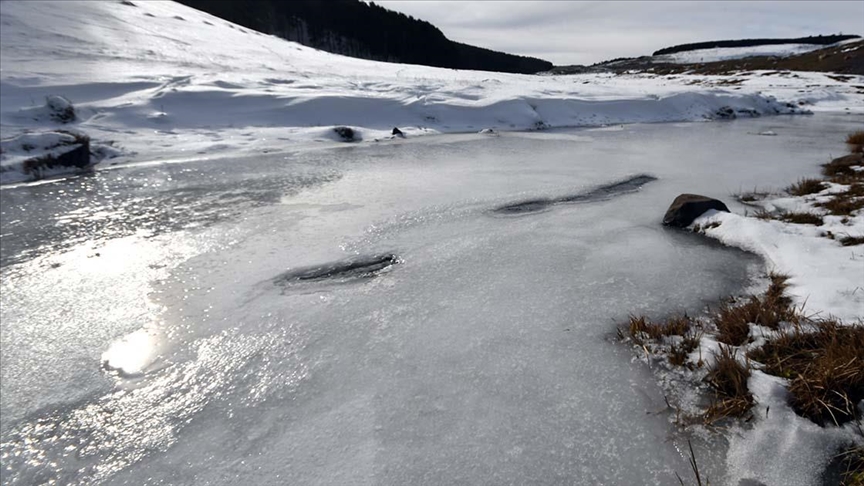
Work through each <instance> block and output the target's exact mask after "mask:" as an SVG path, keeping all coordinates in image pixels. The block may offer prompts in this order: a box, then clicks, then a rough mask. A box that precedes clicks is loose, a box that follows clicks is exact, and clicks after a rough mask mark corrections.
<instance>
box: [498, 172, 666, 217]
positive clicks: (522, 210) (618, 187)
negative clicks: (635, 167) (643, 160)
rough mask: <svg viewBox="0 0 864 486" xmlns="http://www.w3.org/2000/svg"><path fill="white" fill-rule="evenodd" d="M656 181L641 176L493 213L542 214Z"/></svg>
mask: <svg viewBox="0 0 864 486" xmlns="http://www.w3.org/2000/svg"><path fill="white" fill-rule="evenodd" d="M656 180H657V178H656V177H654V176H652V175H648V174H639V175H636V176H633V177H630V178H628V179H624V180H622V181H618V182H613V183H611V184H604V185H602V186H599V187H596V188H594V189H591V190H590V191H587V192H581V193H578V194H572V195H569V196H562V197H558V198H555V199H530V200H527V201H521V202H518V203H514V204H507V205H505V206H499V207H497V208H495V209H493V210H492V212H494V213H496V214H508V215H519V214H526V213H536V212H540V211H543V210H545V209H548V208H549V207H550V206H553V205H555V204H568V203H587V202H598V201H605V200H607V199H611V198H613V197H615V196H620V195H623V194H628V193H631V192H635V191H637V190H639V188H641V187H642V186H644V185H645V184H647V183H649V182H651V181H656Z"/></svg>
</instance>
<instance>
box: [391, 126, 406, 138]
mask: <svg viewBox="0 0 864 486" xmlns="http://www.w3.org/2000/svg"><path fill="white" fill-rule="evenodd" d="M393 135H394V136H396V137H400V138H405V134H404V133H402V130H399V129H398V128H396V127H393Z"/></svg>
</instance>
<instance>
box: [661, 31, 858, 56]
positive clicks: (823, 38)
mask: <svg viewBox="0 0 864 486" xmlns="http://www.w3.org/2000/svg"><path fill="white" fill-rule="evenodd" d="M860 38H861V36H860V35H842V34H838V35H815V36H809V37H798V38H794V39H739V40H721V41H710V42H696V43H693V44H681V45H678V46H672V47H666V48H664V49H660V50H659V51H655V52H654V53H653V54H652V56H662V55H664V54H675V53H676V52H686V51H696V50H700V49H718V48H724V47H755V46H769V45H781V44H814V45H820V46H827V45H829V44H835V43H837V42H842V41H845V40H850V39H860Z"/></svg>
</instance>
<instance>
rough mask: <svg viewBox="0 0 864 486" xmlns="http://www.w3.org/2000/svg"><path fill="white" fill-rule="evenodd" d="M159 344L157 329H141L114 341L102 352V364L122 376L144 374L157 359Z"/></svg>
mask: <svg viewBox="0 0 864 486" xmlns="http://www.w3.org/2000/svg"><path fill="white" fill-rule="evenodd" d="M158 344H159V340H158V338H157V335H156V332H155V331H153V330H151V329H147V328H144V329H139V330H137V331H135V332H133V333H131V334H127V335H126V336H124V337H123V338H121V339H119V340H117V341H115V342H114V343H112V344H111V346H110V347H109V348H108V350H107V351H105V352H104V353H102V365H103V366H104V367H105V368H106V369H109V370H112V371H116V372H118V373H119V374H120V375H121V376H126V377H131V376H139V375H143V374H144V372H145V371H146V369H147V367H148V366H149V365H150V364H151V363H153V361H154V360H155V359H156V356H157V354H156V351H157V347H158Z"/></svg>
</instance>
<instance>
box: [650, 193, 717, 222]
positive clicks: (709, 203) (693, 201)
mask: <svg viewBox="0 0 864 486" xmlns="http://www.w3.org/2000/svg"><path fill="white" fill-rule="evenodd" d="M709 209H714V210H716V211H723V212H726V213H728V212H729V208H727V207H726V205H725V204H723V202H722V201H718V200H717V199H712V198H710V197H705V196H699V195H696V194H681V195H680V196H678V197H676V198H675V200H674V201H672V205H671V206H669V209H668V210H667V211H666V215H665V216H663V225H664V226H674V227H676V228H686V227H687V226H690V224H691V223H692V222H693V220H695V219H696V218H698V217H699V216H702V214H703V213H704V212H705V211H708V210H709Z"/></svg>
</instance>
